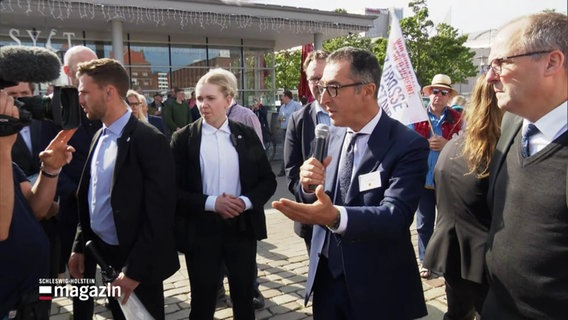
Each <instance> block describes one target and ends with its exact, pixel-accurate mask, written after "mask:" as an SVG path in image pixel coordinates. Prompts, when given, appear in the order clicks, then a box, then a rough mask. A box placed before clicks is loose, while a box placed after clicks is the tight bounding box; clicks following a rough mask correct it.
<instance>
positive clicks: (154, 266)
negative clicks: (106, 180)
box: [73, 116, 179, 283]
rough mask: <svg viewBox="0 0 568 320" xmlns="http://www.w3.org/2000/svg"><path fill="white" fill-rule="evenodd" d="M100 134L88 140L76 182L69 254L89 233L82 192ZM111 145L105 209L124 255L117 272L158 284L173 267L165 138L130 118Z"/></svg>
mask: <svg viewBox="0 0 568 320" xmlns="http://www.w3.org/2000/svg"><path fill="white" fill-rule="evenodd" d="M101 132H102V130H99V131H98V132H97V133H96V134H95V137H94V138H93V142H92V143H91V148H90V151H89V157H88V159H87V162H86V164H85V168H84V170H83V174H82V177H81V181H80V182H79V189H78V191H77V197H78V207H79V227H78V231H77V237H76V240H75V244H74V248H73V251H74V252H83V250H84V246H85V242H86V241H88V240H90V239H92V238H93V235H94V234H93V231H92V230H91V226H90V222H89V204H88V201H87V193H88V190H89V183H90V180H91V171H90V170H91V161H92V158H93V150H94V149H95V146H96V144H97V142H98V140H99V137H100V135H101ZM117 144H118V153H117V156H116V164H115V169H114V177H113V183H112V191H111V205H112V209H113V217H114V223H115V225H116V229H117V234H118V241H119V243H120V244H119V247H120V251H121V252H122V253H123V254H124V256H123V257H122V258H123V260H124V263H123V267H122V271H123V272H124V273H125V274H126V276H128V277H129V278H132V279H134V280H137V281H140V282H147V283H158V282H162V281H163V280H164V279H166V278H168V277H169V276H170V275H172V274H173V273H174V272H175V271H176V270H177V269H179V261H178V258H177V252H176V250H175V244H174V238H173V220H174V213H175V199H176V196H175V173H174V162H173V157H172V154H171V152H170V149H169V147H168V142H167V140H166V138H165V136H164V135H163V134H161V133H160V132H159V131H158V130H157V129H156V128H154V127H153V126H151V125H148V124H145V123H142V122H140V121H138V119H136V118H135V117H134V116H131V117H130V119H129V120H128V123H127V124H126V126H125V127H124V130H123V132H122V136H121V137H120V138H119V139H118V141H117Z"/></svg>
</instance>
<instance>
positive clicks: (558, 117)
mask: <svg viewBox="0 0 568 320" xmlns="http://www.w3.org/2000/svg"><path fill="white" fill-rule="evenodd" d="M567 123H568V101H564V103H562V104H560V105H559V106H558V107H556V108H554V109H552V110H551V111H550V112H548V113H547V114H546V115H544V116H543V117H542V118H540V119H538V121H536V122H535V123H534V125H535V126H536V127H537V128H538V131H539V132H538V133H535V134H534V135H532V136H530V137H529V150H530V155H533V154H535V153H537V152H539V151H540V150H542V149H544V148H546V146H548V145H549V144H550V143H551V142H552V141H554V139H556V138H558V137H559V136H560V135H562V134H563V133H564V132H566V130H568V124H567ZM529 124H530V121H528V120H527V119H524V120H523V126H522V128H521V130H522V131H521V132H525V131H526V128H527V126H528V125H529Z"/></svg>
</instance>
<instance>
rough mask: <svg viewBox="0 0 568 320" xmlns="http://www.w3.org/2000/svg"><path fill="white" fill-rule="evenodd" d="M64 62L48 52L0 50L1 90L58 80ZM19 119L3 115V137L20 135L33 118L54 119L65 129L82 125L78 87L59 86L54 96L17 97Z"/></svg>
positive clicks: (16, 48) (0, 130) (15, 48)
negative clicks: (26, 83)
mask: <svg viewBox="0 0 568 320" xmlns="http://www.w3.org/2000/svg"><path fill="white" fill-rule="evenodd" d="M60 71H61V62H60V60H59V58H58V57H57V55H55V54H54V53H53V52H51V51H49V50H48V49H43V48H37V47H24V46H5V47H1V48H0V89H4V88H7V87H11V86H15V85H17V84H18V82H48V81H52V80H55V79H57V78H58V77H59V73H60ZM14 102H15V105H16V107H18V109H19V111H20V117H19V119H18V118H13V117H9V116H6V115H0V136H8V135H12V134H15V133H17V132H19V131H20V130H21V129H22V128H23V127H25V126H28V125H30V124H31V121H32V119H36V120H51V121H53V122H54V123H55V124H56V125H58V126H60V127H61V128H62V129H72V128H76V127H78V126H79V125H80V124H81V112H82V110H81V105H80V103H79V93H78V91H77V89H76V88H75V87H71V86H57V87H55V88H54V91H53V95H50V96H34V97H26V98H17V99H15V100H14Z"/></svg>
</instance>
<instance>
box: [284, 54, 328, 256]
mask: <svg viewBox="0 0 568 320" xmlns="http://www.w3.org/2000/svg"><path fill="white" fill-rule="evenodd" d="M327 55H328V54H327V52H325V51H321V50H318V51H312V52H310V53H309V54H308V56H307V57H306V60H305V61H304V65H303V67H304V72H305V73H306V78H307V80H308V84H309V86H310V91H311V92H312V96H313V97H314V101H312V102H311V103H309V104H307V105H306V106H305V107H304V108H302V109H300V110H298V111H296V112H294V113H292V115H291V116H290V120H289V121H288V128H287V129H286V139H285V140H284V169H285V171H286V176H287V177H288V190H290V192H291V193H292V194H293V195H294V196H295V197H296V200H297V201H300V195H298V194H297V191H298V184H299V176H298V174H299V172H300V166H301V165H302V163H304V161H306V160H308V159H309V158H310V157H311V156H312V155H313V152H312V147H313V146H312V143H313V140H314V138H315V133H314V130H315V128H316V125H318V124H320V123H323V124H326V125H330V123H331V120H330V119H329V114H328V113H327V111H326V110H325V109H324V108H323V107H322V106H321V105H320V104H319V102H318V101H319V99H320V94H319V91H318V89H317V85H318V83H319V80H320V79H321V76H322V74H323V69H324V68H325V59H326V58H327ZM294 232H295V233H296V234H297V235H299V236H300V237H301V238H302V239H304V242H305V243H306V248H308V254H309V253H310V244H311V243H312V225H311V224H302V223H299V222H294Z"/></svg>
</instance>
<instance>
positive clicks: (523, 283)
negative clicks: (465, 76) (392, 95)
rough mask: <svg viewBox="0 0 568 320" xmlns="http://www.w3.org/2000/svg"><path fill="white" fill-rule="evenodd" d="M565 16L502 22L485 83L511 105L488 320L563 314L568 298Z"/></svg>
mask: <svg viewBox="0 0 568 320" xmlns="http://www.w3.org/2000/svg"><path fill="white" fill-rule="evenodd" d="M567 27H568V19H567V17H566V14H565V13H556V12H546V13H544V12H541V13H537V14H532V15H529V16H524V17H520V18H517V19H515V20H513V21H511V22H509V23H507V24H506V25H505V26H504V27H502V28H501V29H500V30H499V31H498V33H497V36H496V37H495V39H494V41H493V42H492V43H491V53H490V54H489V61H490V62H491V63H490V65H489V67H490V69H489V71H488V73H487V76H486V79H487V81H488V82H490V83H491V84H493V88H494V89H495V92H496V93H497V104H498V106H499V107H500V108H501V109H503V110H505V111H508V112H507V113H505V116H504V118H503V123H502V125H501V131H502V132H501V137H500V139H499V142H498V143H497V147H496V152H495V154H494V156H493V160H492V162H491V169H490V172H491V176H490V182H489V192H488V203H489V209H490V210H491V213H492V221H491V227H490V229H489V239H488V242H487V252H486V255H485V261H486V264H487V273H488V276H489V293H488V295H487V298H486V299H485V304H484V307H483V312H482V318H483V319H515V320H516V319H565V318H566V314H567V310H568V309H567V306H566V302H567V301H568V274H567V273H566V266H567V264H566V261H568V250H567V248H568V190H567V189H568V165H567V163H568V131H567V127H568V124H567V122H568V109H567V98H568V91H567V90H566V88H568V62H567V57H568V40H567V39H568V38H567V37H566V28H567Z"/></svg>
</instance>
